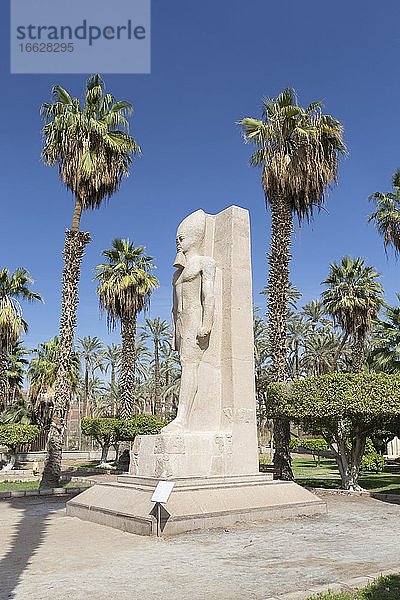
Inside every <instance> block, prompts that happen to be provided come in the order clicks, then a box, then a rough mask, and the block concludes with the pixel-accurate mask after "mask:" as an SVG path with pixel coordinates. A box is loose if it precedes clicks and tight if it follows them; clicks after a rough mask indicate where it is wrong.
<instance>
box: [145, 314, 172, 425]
mask: <svg viewBox="0 0 400 600" xmlns="http://www.w3.org/2000/svg"><path fill="white" fill-rule="evenodd" d="M146 329H147V330H148V332H149V334H150V337H151V338H152V341H153V346H154V414H155V415H156V416H157V417H159V418H160V417H161V413H162V405H161V401H162V395H161V376H160V348H161V345H163V344H165V342H167V341H168V340H169V339H170V338H171V333H170V329H169V325H168V323H167V321H162V320H161V319H160V317H156V318H155V319H146Z"/></svg>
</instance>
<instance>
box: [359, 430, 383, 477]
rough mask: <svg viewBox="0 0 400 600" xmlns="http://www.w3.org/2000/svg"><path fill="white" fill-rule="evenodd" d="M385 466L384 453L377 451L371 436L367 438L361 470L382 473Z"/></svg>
mask: <svg viewBox="0 0 400 600" xmlns="http://www.w3.org/2000/svg"><path fill="white" fill-rule="evenodd" d="M384 466H385V459H384V458H383V456H382V454H380V453H379V452H377V451H376V448H375V446H374V444H373V443H372V440H371V439H370V438H367V441H366V443H365V450H364V454H363V457H362V459H361V471H368V472H370V473H381V472H382V471H383V469H384Z"/></svg>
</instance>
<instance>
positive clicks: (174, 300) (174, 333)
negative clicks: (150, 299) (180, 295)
mask: <svg viewBox="0 0 400 600" xmlns="http://www.w3.org/2000/svg"><path fill="white" fill-rule="evenodd" d="M177 279H178V274H177V273H174V277H173V280H172V314H171V318H172V343H171V345H172V350H178V348H177V347H176V318H175V315H176V311H177V308H178V299H177V297H176V287H175V286H176V280H177Z"/></svg>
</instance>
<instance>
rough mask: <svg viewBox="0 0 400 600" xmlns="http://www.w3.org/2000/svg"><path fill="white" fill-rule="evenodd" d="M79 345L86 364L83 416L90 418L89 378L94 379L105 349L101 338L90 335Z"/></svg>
mask: <svg viewBox="0 0 400 600" xmlns="http://www.w3.org/2000/svg"><path fill="white" fill-rule="evenodd" d="M78 343H79V344H80V347H81V349H80V351H79V354H80V356H81V358H82V359H83V361H84V364H85V374H84V378H85V379H84V381H85V383H84V391H83V403H82V415H83V416H84V417H87V416H89V412H88V411H89V376H90V375H91V376H92V377H93V371H94V366H95V361H96V358H98V357H99V354H100V350H102V349H103V344H102V343H101V341H100V340H99V338H97V337H91V336H90V335H88V336H85V337H83V338H79V339H78Z"/></svg>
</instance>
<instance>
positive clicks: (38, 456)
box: [0, 449, 115, 470]
mask: <svg viewBox="0 0 400 600" xmlns="http://www.w3.org/2000/svg"><path fill="white" fill-rule="evenodd" d="M100 458H101V452H100V451H99V450H64V451H63V454H62V466H63V467H70V466H73V465H75V464H77V463H85V462H89V461H92V460H98V461H99V460H100ZM45 459H46V452H45V451H41V452H20V453H19V454H18V455H17V466H22V467H26V468H27V469H32V468H38V469H39V470H41V469H42V468H43V464H44V461H45ZM114 459H115V451H114V450H111V449H110V451H109V453H108V459H107V460H108V461H112V460H114ZM0 462H6V454H5V453H4V452H3V453H0ZM33 463H34V464H33Z"/></svg>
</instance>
